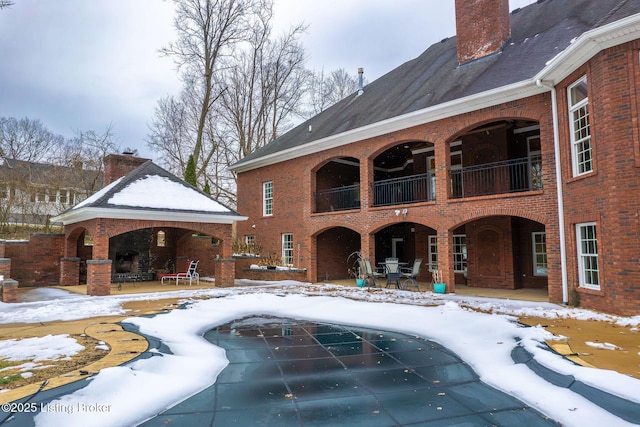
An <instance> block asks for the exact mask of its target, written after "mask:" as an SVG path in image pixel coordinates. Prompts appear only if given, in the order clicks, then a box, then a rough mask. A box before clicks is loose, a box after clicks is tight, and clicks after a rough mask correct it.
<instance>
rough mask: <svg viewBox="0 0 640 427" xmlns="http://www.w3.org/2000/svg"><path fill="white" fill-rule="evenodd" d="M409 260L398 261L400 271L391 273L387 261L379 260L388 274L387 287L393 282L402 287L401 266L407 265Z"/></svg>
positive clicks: (397, 287) (398, 287)
mask: <svg viewBox="0 0 640 427" xmlns="http://www.w3.org/2000/svg"><path fill="white" fill-rule="evenodd" d="M407 264H408V263H407V262H398V271H396V272H395V273H390V272H389V269H388V268H387V263H386V262H379V263H378V265H379V266H381V267H383V268H384V271H385V274H386V275H387V286H386V287H387V288H388V287H389V285H390V284H391V283H393V282H395V284H396V289H402V288H401V287H400V267H401V266H405V265H407Z"/></svg>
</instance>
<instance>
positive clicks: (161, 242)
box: [156, 230, 167, 248]
mask: <svg viewBox="0 0 640 427" xmlns="http://www.w3.org/2000/svg"><path fill="white" fill-rule="evenodd" d="M166 238H167V236H166V233H165V232H164V231H162V230H160V231H158V237H157V239H156V242H157V245H158V247H160V248H164V247H165V246H167V239H166Z"/></svg>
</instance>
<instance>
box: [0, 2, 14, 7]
mask: <svg viewBox="0 0 640 427" xmlns="http://www.w3.org/2000/svg"><path fill="white" fill-rule="evenodd" d="M10 6H13V1H11V0H0V9H4V8H5V7H10Z"/></svg>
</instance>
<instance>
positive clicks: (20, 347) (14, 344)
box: [0, 334, 84, 362]
mask: <svg viewBox="0 0 640 427" xmlns="http://www.w3.org/2000/svg"><path fill="white" fill-rule="evenodd" d="M82 350H84V346H83V345H80V344H78V341H76V340H75V338H71V337H70V336H69V335H67V334H62V335H47V336H44V337H37V338H23V339H20V340H16V339H11V340H3V341H0V358H1V359H6V360H9V361H12V362H16V361H19V360H33V361H34V362H41V361H43V360H57V359H68V358H69V357H71V356H73V355H75V354H78V353H80V352H81V351H82Z"/></svg>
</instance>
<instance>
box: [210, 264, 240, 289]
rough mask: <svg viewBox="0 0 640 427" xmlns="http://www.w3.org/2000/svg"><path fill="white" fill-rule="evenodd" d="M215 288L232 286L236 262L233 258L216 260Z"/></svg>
mask: <svg viewBox="0 0 640 427" xmlns="http://www.w3.org/2000/svg"><path fill="white" fill-rule="evenodd" d="M215 266H216V273H215V279H216V287H217V288H229V287H232V286H234V284H235V279H236V260H235V258H216V260H215Z"/></svg>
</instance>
